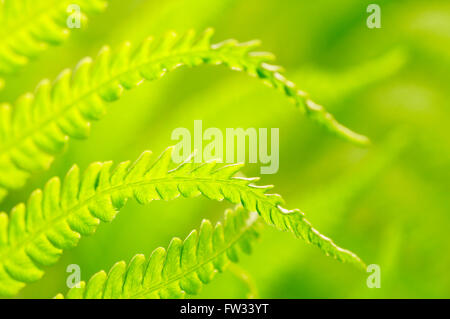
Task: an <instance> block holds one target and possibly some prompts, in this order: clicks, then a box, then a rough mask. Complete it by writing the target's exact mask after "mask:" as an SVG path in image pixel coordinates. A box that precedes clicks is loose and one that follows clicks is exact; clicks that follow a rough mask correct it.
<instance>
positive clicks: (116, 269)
mask: <svg viewBox="0 0 450 319" xmlns="http://www.w3.org/2000/svg"><path fill="white" fill-rule="evenodd" d="M258 224H259V223H258V214H256V213H254V212H253V213H249V212H248V211H247V210H245V209H243V208H242V207H240V208H237V209H236V210H231V209H230V210H227V211H226V213H225V219H224V223H223V224H221V223H220V222H219V223H217V224H216V226H215V227H214V226H213V225H212V224H211V222H210V221H208V220H203V222H202V224H201V226H200V229H199V231H197V230H193V231H192V232H191V233H190V234H189V236H188V237H187V238H186V239H185V240H184V241H181V239H179V238H174V239H172V241H171V242H170V244H169V247H168V249H167V251H166V250H165V249H164V248H161V247H160V248H157V249H156V250H154V251H153V253H152V254H151V256H150V258H148V259H146V258H145V256H144V255H136V256H134V257H133V259H132V260H131V262H130V263H129V265H128V266H127V265H126V263H125V262H123V261H121V262H118V263H116V264H115V265H114V266H113V267H112V268H111V270H110V271H109V274H106V272H104V271H100V272H98V273H96V274H95V275H93V276H92V277H91V279H90V280H89V281H88V283H87V284H86V283H85V282H81V283H80V287H79V288H77V287H74V288H71V289H70V290H69V292H68V293H67V295H66V298H69V299H79V298H85V299H122V298H132V299H143V298H145V299H154V298H164V299H167V298H183V297H185V295H186V294H190V295H195V294H198V293H199V292H200V289H201V288H202V286H203V285H204V284H208V283H209V282H211V280H212V279H213V278H214V277H215V275H216V274H217V272H223V271H224V270H226V268H227V267H228V265H229V263H230V261H231V262H235V263H236V262H238V261H239V256H240V255H241V254H242V253H246V254H250V253H251V251H252V246H253V243H254V241H255V239H257V238H258V236H259V234H258ZM56 298H58V299H60V298H64V296H63V295H62V294H59V295H58V296H56Z"/></svg>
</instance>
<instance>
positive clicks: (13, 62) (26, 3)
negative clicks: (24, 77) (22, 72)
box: [0, 0, 107, 81]
mask: <svg viewBox="0 0 450 319" xmlns="http://www.w3.org/2000/svg"><path fill="white" fill-rule="evenodd" d="M74 4H76V5H78V6H79V7H80V8H83V10H82V12H80V14H81V16H80V17H79V18H80V19H83V18H84V19H85V16H84V13H87V14H89V13H93V12H98V11H102V10H103V9H104V8H105V7H106V5H107V2H106V1H105V0H76V1H74V0H41V1H35V0H2V1H0V81H1V75H6V74H10V73H12V72H14V71H16V70H17V69H18V68H20V67H21V66H24V65H25V64H27V63H28V61H29V60H30V59H31V58H33V57H35V56H36V55H37V54H39V53H40V52H41V51H43V50H45V48H46V47H47V46H48V45H49V44H50V45H56V44H59V43H61V42H63V41H64V40H65V39H66V38H67V37H68V35H69V29H68V28H67V18H68V16H69V14H70V12H69V11H68V8H69V6H70V5H74Z"/></svg>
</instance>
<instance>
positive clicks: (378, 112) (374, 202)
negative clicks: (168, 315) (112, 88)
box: [0, 0, 450, 298]
mask: <svg viewBox="0 0 450 319" xmlns="http://www.w3.org/2000/svg"><path fill="white" fill-rule="evenodd" d="M369 3H377V4H379V5H380V6H381V19H382V20H381V22H382V28H381V29H369V28H367V26H366V19H367V17H368V16H369V14H368V13H367V12H366V8H367V6H368V4H369ZM206 27H213V28H214V29H215V30H216V35H215V37H214V39H215V40H216V41H217V42H220V41H222V40H225V39H228V38H236V39H238V40H240V41H247V40H251V39H260V40H262V42H263V46H262V48H263V49H264V50H266V51H271V52H273V53H275V54H276V56H277V63H279V64H280V65H283V66H284V67H285V69H286V75H287V76H288V78H290V79H292V80H293V81H294V82H296V83H297V84H298V86H299V88H301V89H303V90H305V91H307V92H309V93H310V94H311V96H312V97H313V98H314V100H315V101H317V102H319V103H322V104H323V105H324V106H326V108H328V110H330V111H331V112H332V113H334V114H335V116H336V117H337V119H338V120H340V121H341V122H342V123H344V124H345V125H347V126H349V127H351V128H352V129H354V130H356V131H358V132H360V133H363V134H365V135H367V136H369V137H370V138H371V139H372V141H373V145H372V146H371V147H369V148H359V147H356V146H354V145H351V144H349V143H346V142H345V141H342V140H339V139H338V138H336V137H335V136H333V135H331V134H329V133H328V132H326V131H325V130H323V129H322V128H321V127H319V126H317V125H315V124H314V123H312V122H311V121H310V120H308V119H307V118H305V117H304V116H303V115H302V114H300V112H299V111H298V110H296V109H295V108H294V107H293V105H292V104H291V103H290V102H289V101H288V100H287V99H285V98H284V97H283V96H282V95H280V94H279V93H278V92H275V91H274V90H272V89H270V88H267V87H266V86H264V85H262V84H261V83H260V82H259V81H258V80H255V79H252V78H249V77H248V76H246V75H245V74H240V73H237V72H231V71H229V70H227V69H226V68H223V67H213V66H204V67H199V68H196V69H182V70H178V71H176V72H174V73H171V74H169V75H168V76H166V77H164V78H162V79H161V80H158V81H156V82H151V83H146V84H145V85H143V86H141V87H140V88H139V89H137V90H135V91H133V92H130V93H127V94H125V95H124V97H123V98H122V99H121V100H120V101H118V102H116V103H114V104H111V105H110V106H109V114H108V115H107V116H106V117H105V118H104V119H103V120H102V121H100V122H98V123H95V124H94V125H93V129H92V135H91V137H90V138H89V139H87V140H83V141H72V142H71V143H70V145H69V147H68V149H67V150H66V152H65V153H64V154H62V155H61V156H58V157H57V159H56V161H55V163H54V165H53V166H52V168H51V170H50V171H47V172H41V173H39V174H36V175H35V176H34V177H33V179H32V180H31V181H30V183H29V184H28V185H27V187H26V188H24V189H23V190H20V191H15V192H12V193H11V194H10V195H9V197H8V198H7V200H6V202H4V203H3V208H4V209H6V210H9V209H10V208H11V207H12V206H13V205H14V204H16V203H17V202H19V201H24V200H26V198H27V197H28V195H29V194H30V192H31V191H32V190H33V189H35V188H38V187H42V186H43V184H44V183H45V181H46V180H48V179H49V178H50V177H52V176H55V175H57V176H61V177H62V176H64V174H65V172H66V171H67V170H68V168H69V167H70V166H71V165H72V164H74V163H77V164H79V165H80V166H81V167H82V168H86V167H87V165H88V164H89V163H91V162H94V161H104V160H114V161H122V160H128V159H135V158H136V157H137V156H138V155H139V154H140V153H141V152H142V151H144V150H148V149H149V150H152V151H153V152H154V153H155V154H158V153H160V152H161V151H163V150H164V149H165V148H166V147H167V146H169V145H173V144H174V143H175V142H174V141H171V139H170V136H171V132H172V131H173V130H174V129H175V128H177V127H186V128H190V129H192V128H193V123H194V120H196V119H202V120H203V126H204V127H205V128H206V127H219V128H222V129H225V128H227V127H228V128H236V127H243V128H248V127H255V128H260V127H267V128H272V127H276V128H279V129H280V169H279V172H278V173H277V174H275V175H265V176H262V177H263V178H262V183H263V184H274V185H276V187H275V189H274V191H275V192H277V193H279V194H281V195H282V196H283V197H284V198H285V200H286V202H287V207H289V208H296V207H297V208H300V209H302V210H303V211H305V213H306V214H307V216H308V218H309V220H310V221H311V222H312V223H313V224H314V225H315V226H316V227H317V228H318V229H319V230H320V231H321V232H322V233H325V234H326V235H328V236H330V237H331V238H333V239H334V240H335V241H336V242H337V243H338V244H339V245H341V246H343V247H345V248H348V249H350V250H352V251H354V252H356V253H357V254H358V255H359V256H360V257H361V258H362V259H363V260H364V261H366V263H368V264H378V265H380V267H381V288H380V289H369V288H368V287H367V285H366V279H367V276H368V274H367V273H362V272H359V271H358V270H357V269H355V268H353V267H351V266H349V265H346V264H340V263H339V262H337V261H335V260H333V259H330V258H328V257H326V256H324V255H323V254H322V253H321V252H320V251H319V250H318V249H316V248H314V247H312V246H307V245H305V244H304V243H303V242H302V241H300V240H297V239H295V238H293V237H292V236H291V235H290V234H285V233H280V232H278V231H276V230H274V229H272V228H270V227H266V228H265V229H264V231H263V233H262V236H261V240H260V242H259V243H258V244H257V245H256V247H255V250H254V253H253V254H252V255H251V256H245V257H244V258H243V259H242V261H241V263H240V264H239V267H240V268H239V269H240V270H239V271H245V272H246V273H247V275H248V277H249V281H243V280H242V279H241V278H240V276H237V275H236V273H237V272H236V271H234V272H226V273H224V274H220V275H218V276H217V277H216V280H215V281H213V282H212V283H211V284H210V285H208V286H206V287H205V289H204V290H203V292H202V293H201V294H200V295H199V296H198V297H207V298H219V297H223V298H244V297H246V296H247V295H248V294H249V293H250V291H249V287H251V293H253V294H257V296H259V297H263V298H419V297H420V298H442V297H447V298H449V297H450V275H449V270H450V254H449V252H450V248H449V247H450V239H449V235H448V234H449V229H450V199H449V198H450V197H449V190H450V185H449V184H450V183H449V181H450V143H449V140H450V130H449V124H448V121H449V120H450V103H449V102H450V90H449V86H450V84H449V83H450V82H449V71H450V2H448V1H433V0H429V1H420V0H418V1H415V0H408V1H401V0H398V1H382V0H377V1H370V2H369V1H361V0H341V1H332V0H316V1H306V0H291V1H288V0H285V1H275V0H239V1H238V0H215V1H211V0H164V1H156V0H129V1H119V0H111V1H110V6H109V8H108V9H107V10H106V11H105V12H104V13H102V14H99V15H94V16H91V17H90V20H89V25H88V26H87V27H86V28H83V29H81V30H75V31H74V32H73V35H72V37H71V38H70V39H69V41H68V42H66V43H65V44H64V45H63V46H60V47H55V48H52V49H51V50H48V51H46V52H45V53H44V54H42V55H41V56H40V57H39V58H38V59H37V60H35V61H34V62H32V63H31V64H30V65H29V66H28V67H27V68H25V69H22V70H21V71H20V72H19V73H18V74H15V75H13V76H9V77H7V78H6V83H7V87H6V88H5V89H4V90H3V91H2V92H0V100H1V101H14V100H15V99H16V98H17V97H19V96H20V95H21V94H23V93H25V92H28V91H32V90H33V89H34V87H35V86H36V84H37V83H38V82H39V81H40V80H41V79H43V78H50V79H54V78H55V77H56V76H57V74H58V73H59V72H60V71H61V70H62V69H64V68H66V67H73V66H75V65H76V63H77V61H79V60H80V59H81V58H83V57H85V56H87V55H90V56H95V55H96V54H97V52H98V50H99V49H100V48H101V46H102V45H103V44H110V45H112V46H114V45H118V44H120V43H122V42H124V41H126V40H130V41H134V42H139V41H141V40H142V39H144V38H145V37H146V36H148V35H162V34H164V33H165V32H166V31H168V30H174V31H177V32H183V31H186V30H188V29H190V28H195V29H198V30H202V29H204V28H206ZM244 172H245V174H246V175H247V176H258V175H259V165H254V164H253V165H249V166H248V167H246V168H245V169H244ZM229 206H230V205H228V204H226V203H216V202H211V201H208V200H206V199H201V198H199V199H194V200H186V199H182V200H181V199H180V200H176V201H173V202H167V203H166V202H155V203H152V204H151V205H148V206H145V207H142V206H139V205H137V204H135V203H131V204H129V205H128V206H126V208H125V209H123V211H122V212H121V213H120V214H119V215H118V217H117V219H116V220H115V221H114V222H113V223H112V224H103V225H101V227H100V228H99V229H98V231H97V233H96V235H95V236H92V237H88V238H84V239H82V240H81V242H80V245H79V246H78V247H77V248H75V249H73V250H71V251H68V252H66V253H65V254H64V255H63V258H62V259H61V260H60V262H59V263H58V264H57V265H55V266H54V267H51V268H49V269H47V272H46V275H45V277H44V278H43V279H42V280H40V281H38V282H36V283H34V284H30V285H28V286H27V287H26V288H25V289H24V290H23V291H22V292H21V294H20V295H19V297H21V298H49V297H53V296H54V295H55V294H56V293H58V292H65V291H66V290H67V288H66V286H65V282H66V277H67V275H68V274H67V273H66V267H67V265H68V264H78V265H80V267H81V270H82V279H84V280H86V279H88V278H89V277H90V276H91V275H92V274H94V273H95V272H97V271H99V270H102V269H106V270H108V269H109V268H110V267H111V266H112V265H113V264H114V263H115V262H116V261H119V260H126V261H128V260H129V259H130V258H131V257H132V256H133V255H134V254H136V253H143V254H146V255H149V254H150V253H151V251H152V250H153V249H155V248H156V247H158V246H163V247H166V246H167V245H168V243H169V241H170V239H171V238H172V237H174V236H178V237H181V238H184V237H185V236H186V235H187V234H188V233H189V232H190V231H191V230H192V229H194V228H196V227H198V225H199V224H200V221H201V220H202V219H203V218H208V219H211V220H212V221H217V220H220V219H221V217H222V214H223V211H224V209H225V208H226V207H229ZM235 270H236V269H235Z"/></svg>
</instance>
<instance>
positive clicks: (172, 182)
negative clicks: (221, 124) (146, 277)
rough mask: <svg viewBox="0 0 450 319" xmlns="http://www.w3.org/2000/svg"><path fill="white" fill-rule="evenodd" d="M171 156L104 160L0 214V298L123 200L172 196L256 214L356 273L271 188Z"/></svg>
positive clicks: (348, 258) (228, 169)
mask: <svg viewBox="0 0 450 319" xmlns="http://www.w3.org/2000/svg"><path fill="white" fill-rule="evenodd" d="M172 152H173V148H169V149H168V150H167V151H165V152H164V153H163V154H162V155H161V157H160V158H159V159H158V160H157V161H156V162H155V163H154V164H153V165H152V164H151V153H150V152H144V153H143V154H142V156H141V157H140V158H139V159H138V160H137V161H136V162H135V163H134V164H133V165H130V163H129V162H124V163H121V164H119V165H118V166H117V167H116V168H115V169H114V170H112V169H111V167H112V163H111V162H107V163H94V164H92V165H91V166H90V167H89V168H88V169H87V171H86V172H85V173H84V175H83V176H82V177H80V171H79V169H78V167H77V166H74V167H73V168H72V169H71V170H70V171H69V173H68V174H67V176H66V178H65V180H64V182H63V183H62V185H61V182H60V180H59V178H57V177H56V178H53V179H51V180H50V181H49V182H48V183H47V185H46V186H45V188H44V190H43V191H41V190H36V191H35V192H33V193H32V195H31V196H30V198H29V200H28V203H27V205H26V206H25V204H19V205H17V206H16V207H14V208H13V209H12V211H11V214H10V218H8V215H7V214H5V213H2V214H0V294H3V295H13V294H15V293H17V292H18V291H19V290H20V289H21V288H22V287H23V286H24V285H25V283H27V282H32V281H35V280H38V279H39V278H41V277H42V275H43V273H44V271H43V270H42V268H43V266H48V265H52V264H54V263H56V261H57V260H58V259H59V257H60V255H61V254H62V252H63V250H64V249H68V248H71V247H74V246H76V245H77V243H78V241H79V239H80V237H81V235H89V234H92V233H93V232H95V230H96V229H97V227H98V225H99V224H100V221H105V222H109V221H112V220H113V219H114V217H115V216H116V214H117V212H118V210H119V209H120V208H121V207H122V206H123V205H124V204H125V203H126V202H127V200H128V199H130V198H135V199H136V200H137V201H138V202H140V203H143V204H145V203H149V202H151V201H152V200H161V199H162V200H172V199H175V198H177V197H179V196H183V197H195V196H199V195H204V196H205V197H207V198H209V199H213V200H219V201H221V200H223V199H226V200H228V201H230V202H231V203H234V204H242V205H243V206H244V208H245V209H247V210H248V211H251V212H258V213H259V215H261V217H262V219H263V220H264V221H265V222H266V223H267V224H269V225H273V226H275V227H276V228H277V229H279V230H282V231H288V232H291V233H293V234H294V235H295V236H297V237H300V238H302V239H304V240H305V241H306V242H307V243H311V244H313V245H315V246H317V247H319V248H320V249H321V250H322V251H323V252H324V253H325V254H327V255H329V256H332V257H334V258H336V259H338V260H340V261H343V262H349V263H353V264H355V265H357V266H359V267H364V264H363V262H362V261H361V260H360V259H359V258H358V257H357V256H356V255H355V254H353V253H352V252H350V251H347V250H344V249H342V248H340V247H338V246H336V245H335V244H334V243H333V241H331V240H330V239H329V238H327V237H325V236H323V235H322V234H320V233H319V232H318V231H317V230H316V229H314V228H313V227H312V226H311V224H310V223H309V222H308V221H307V220H306V219H305V217H304V214H303V213H302V212H300V211H299V210H287V209H285V208H283V207H282V206H281V205H282V204H283V201H282V199H281V197H280V196H279V195H274V194H267V191H268V190H269V189H271V188H272V187H271V186H256V185H253V184H252V182H253V181H255V180H257V179H251V178H250V179H249V178H238V177H233V176H234V174H235V173H237V171H238V170H239V169H240V168H241V166H242V165H240V164H237V165H227V166H224V165H223V164H218V163H215V162H210V163H205V164H195V163H191V162H188V161H187V162H184V163H182V164H181V165H179V166H178V167H176V168H175V169H171V167H173V166H174V163H173V161H172ZM9 219H10V220H9Z"/></svg>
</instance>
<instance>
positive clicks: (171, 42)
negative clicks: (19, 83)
mask: <svg viewBox="0 0 450 319" xmlns="http://www.w3.org/2000/svg"><path fill="white" fill-rule="evenodd" d="M212 34H213V32H212V30H211V29H208V30H207V31H205V32H204V33H203V34H202V35H201V36H200V37H199V38H197V37H196V36H195V33H194V32H193V31H191V32H188V33H186V34H185V35H184V36H177V35H176V34H174V33H169V34H168V35H167V36H165V37H164V38H163V39H161V41H155V40H153V38H149V39H147V40H146V41H144V42H143V43H141V45H140V46H138V47H137V48H136V49H133V48H132V46H131V45H130V44H129V43H125V44H124V45H123V46H122V47H121V48H120V49H119V50H118V51H116V52H114V53H113V52H111V50H110V49H109V47H104V48H103V49H102V50H101V51H100V53H99V55H98V57H97V58H96V59H95V60H92V59H90V58H85V59H83V60H82V61H81V62H80V63H79V64H78V66H77V67H76V69H75V71H74V72H72V71H71V70H65V71H63V72H62V73H61V74H60V76H59V77H58V78H57V79H56V81H55V82H54V83H53V84H52V83H50V81H48V80H44V81H42V82H41V83H40V84H39V85H38V87H37V88H36V92H35V93H34V94H31V93H28V94H25V95H23V96H22V97H21V98H19V99H18V101H17V102H16V104H15V106H14V108H11V106H10V105H8V104H3V105H1V106H0V200H1V197H4V196H5V195H6V193H7V190H8V189H16V188H20V187H22V186H23V185H24V184H25V182H26V180H27V178H28V177H29V175H30V173H32V172H34V171H36V170H39V169H44V168H47V167H48V166H49V165H50V164H51V162H52V160H53V156H54V154H56V153H57V152H59V151H60V150H61V149H62V148H63V147H64V146H65V144H66V143H67V141H68V139H69V137H75V138H84V137H86V136H88V134H89V130H90V122H91V121H93V120H98V119H100V118H101V117H102V116H103V115H104V113H105V112H106V108H105V102H111V101H114V100H117V99H118V98H119V97H120V96H121V94H122V92H123V91H124V89H131V88H134V87H136V86H138V85H139V84H141V83H142V82H143V81H144V80H154V79H158V78H160V77H161V76H163V75H164V74H165V73H166V72H168V71H171V70H174V69H176V68H178V67H180V66H197V65H200V64H212V65H216V64H224V65H226V66H227V67H229V68H231V69H233V70H239V71H244V72H246V73H248V74H250V75H252V76H255V77H258V78H260V79H261V80H262V81H263V82H264V83H266V84H268V85H270V86H271V87H274V88H276V89H279V90H280V91H282V92H283V93H284V94H285V95H286V96H287V97H289V98H291V99H292V100H293V101H294V103H295V104H296V105H297V106H298V107H299V108H300V109H301V110H302V111H303V112H305V113H306V114H307V115H308V116H309V117H311V118H312V119H313V120H315V121H317V122H318V123H320V124H322V125H324V126H325V127H327V128H328V129H329V130H330V131H331V132H333V133H335V134H337V135H339V136H341V137H343V138H345V139H347V140H349V141H352V142H354V143H358V144H366V143H368V139H367V138H366V137H365V136H361V135H359V134H356V133H354V132H352V131H350V130H349V129H347V128H346V127H344V126H342V125H341V124H339V123H338V122H337V121H336V120H335V119H334V118H333V116H332V115H331V114H330V113H328V112H326V111H325V109H324V108H323V107H322V106H320V105H318V104H316V103H314V102H313V101H312V100H311V99H309V98H308V96H307V94H306V93H304V92H302V91H300V90H298V89H297V88H296V87H295V85H294V84H293V83H292V82H290V81H288V80H287V79H286V78H285V77H284V76H283V75H282V74H281V73H280V68H279V67H278V66H274V65H271V64H269V62H270V61H271V60H272V58H273V56H272V54H270V53H264V52H255V51H254V49H255V48H256V47H257V46H258V45H259V41H251V42H246V43H239V42H237V41H235V40H228V41H225V42H222V43H219V44H211V40H210V39H211V37H212Z"/></svg>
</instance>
